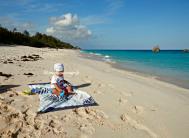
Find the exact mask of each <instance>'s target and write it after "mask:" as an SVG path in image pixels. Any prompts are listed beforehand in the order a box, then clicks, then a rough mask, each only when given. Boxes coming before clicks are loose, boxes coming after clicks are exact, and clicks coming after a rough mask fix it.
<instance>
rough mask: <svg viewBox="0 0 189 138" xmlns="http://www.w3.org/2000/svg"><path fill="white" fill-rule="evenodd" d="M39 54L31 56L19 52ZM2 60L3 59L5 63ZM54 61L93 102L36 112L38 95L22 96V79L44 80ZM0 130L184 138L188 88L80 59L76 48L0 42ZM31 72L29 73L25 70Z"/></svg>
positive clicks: (81, 137) (48, 136) (45, 136)
mask: <svg viewBox="0 0 189 138" xmlns="http://www.w3.org/2000/svg"><path fill="white" fill-rule="evenodd" d="M33 54H35V55H39V58H37V59H32V60H31V59H27V60H26V59H23V58H21V57H22V56H29V55H30V56H31V55H33ZM5 61H6V63H5ZM54 63H63V64H64V66H65V72H78V73H77V74H73V75H72V74H66V73H65V79H66V80H67V81H69V82H71V83H72V84H73V85H75V86H82V87H80V88H79V90H81V91H84V92H87V93H88V94H89V95H91V96H92V97H93V99H94V100H95V101H96V102H97V104H98V106H88V107H80V108H72V109H66V110H60V111H54V112H48V113H45V114H37V113H36V112H37V110H38V107H39V104H40V101H39V96H38V95H22V94H21V92H22V91H23V90H25V89H27V88H28V86H27V84H31V83H43V82H49V81H50V79H51V77H52V74H50V73H48V72H53V65H54ZM0 65H1V68H0V72H2V73H3V74H11V75H12V76H10V77H8V78H7V77H5V76H0V85H1V87H0V91H1V93H0V110H1V114H0V121H1V122H2V123H1V125H0V135H1V134H2V135H3V136H2V138H3V137H6V138H7V137H11V136H12V135H17V136H18V137H23V136H25V137H41V138H52V137H65V138H69V137H72V138H94V137H104V138H109V137H125V136H126V137H128V138H133V137H142V138H149V137H150V138H159V137H166V138H177V137H183V138H188V136H189V132H188V127H189V126H188V124H189V120H188V119H187V118H188V114H189V106H188V105H189V90H188V89H184V88H182V87H178V86H176V85H172V84H169V83H166V82H163V81H159V80H156V79H154V78H153V77H146V76H142V75H139V74H136V73H133V72H130V71H124V70H120V69H117V68H114V67H112V65H111V64H107V63H104V62H101V61H97V60H91V59H89V58H83V57H81V55H80V51H76V50H65V49H59V50H56V49H48V48H32V47H27V46H15V47H6V46H4V47H0ZM26 74H33V75H30V76H28V75H26Z"/></svg>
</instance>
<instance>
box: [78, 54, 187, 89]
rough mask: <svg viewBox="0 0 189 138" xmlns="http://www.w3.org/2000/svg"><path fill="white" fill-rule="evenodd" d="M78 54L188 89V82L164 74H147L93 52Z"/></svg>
mask: <svg viewBox="0 0 189 138" xmlns="http://www.w3.org/2000/svg"><path fill="white" fill-rule="evenodd" d="M80 54H81V55H83V58H89V59H91V60H97V61H101V62H103V63H107V64H110V65H111V66H112V67H113V68H116V69H120V70H123V71H128V72H131V73H135V74H137V75H140V76H144V77H150V78H154V79H156V80H158V81H162V82H165V83H169V84H172V85H175V86H177V87H181V88H184V89H189V85H188V83H187V82H185V81H183V80H179V82H178V81H177V80H176V78H173V77H165V76H162V75H153V74H148V73H145V72H142V71H138V70H135V69H130V68H127V67H125V66H123V65H122V64H121V63H118V62H115V61H106V60H103V56H101V55H98V54H97V55H95V54H90V53H84V52H80ZM180 81H182V82H180Z"/></svg>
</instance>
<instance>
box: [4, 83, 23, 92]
mask: <svg viewBox="0 0 189 138" xmlns="http://www.w3.org/2000/svg"><path fill="white" fill-rule="evenodd" d="M19 86H20V85H0V93H4V92H7V91H8V90H10V89H11V88H14V87H19Z"/></svg>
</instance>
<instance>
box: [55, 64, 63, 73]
mask: <svg viewBox="0 0 189 138" xmlns="http://www.w3.org/2000/svg"><path fill="white" fill-rule="evenodd" d="M54 71H64V65H63V64H61V63H56V64H54Z"/></svg>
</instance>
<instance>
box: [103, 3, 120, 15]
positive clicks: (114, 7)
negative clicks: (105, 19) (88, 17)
mask: <svg viewBox="0 0 189 138" xmlns="http://www.w3.org/2000/svg"><path fill="white" fill-rule="evenodd" d="M106 1H107V3H108V7H107V15H112V14H114V13H116V12H117V10H119V9H120V8H121V7H122V6H123V5H124V1H123V0H106Z"/></svg>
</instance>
